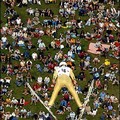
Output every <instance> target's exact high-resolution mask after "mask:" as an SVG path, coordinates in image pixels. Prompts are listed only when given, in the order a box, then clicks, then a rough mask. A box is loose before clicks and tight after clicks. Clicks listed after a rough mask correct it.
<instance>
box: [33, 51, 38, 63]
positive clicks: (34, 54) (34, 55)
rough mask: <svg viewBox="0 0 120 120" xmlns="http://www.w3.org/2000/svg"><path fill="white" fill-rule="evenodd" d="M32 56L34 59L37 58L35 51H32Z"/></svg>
mask: <svg viewBox="0 0 120 120" xmlns="http://www.w3.org/2000/svg"><path fill="white" fill-rule="evenodd" d="M32 58H33V60H34V61H35V60H36V59H37V58H38V55H37V53H35V52H34V53H32Z"/></svg>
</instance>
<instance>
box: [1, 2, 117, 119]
mask: <svg viewBox="0 0 120 120" xmlns="http://www.w3.org/2000/svg"><path fill="white" fill-rule="evenodd" d="M59 1H60V0H57V3H56V4H44V2H43V1H42V5H41V6H39V5H30V7H32V8H36V7H38V8H39V9H46V8H50V9H52V10H53V12H54V15H57V14H58V10H59V9H58V8H59ZM5 9H6V7H5V5H4V3H3V2H1V20H2V22H3V23H2V24H1V26H3V25H4V24H5V23H6V18H4V17H3V16H4V11H5ZM14 9H15V10H16V11H17V13H18V14H19V15H20V16H21V18H22V22H23V23H24V24H26V19H27V18H28V17H30V18H32V16H29V15H27V13H26V9H27V7H22V8H18V7H17V6H15V8H14ZM77 13H78V11H77ZM78 17H79V16H78V14H77V15H76V16H75V18H78ZM45 18H47V17H40V18H39V19H40V21H41V22H42V21H43V20H44V19H45ZM61 19H62V21H65V18H61ZM69 19H72V17H70V18H69ZM81 19H82V20H87V19H88V16H83V17H81ZM37 27H39V26H37ZM93 27H94V26H93ZM67 30H68V29H63V28H61V29H59V30H58V31H57V38H58V37H59V34H60V33H63V34H65V32H66V31H67ZM84 30H85V31H89V32H90V31H91V27H86V28H84ZM80 31H81V30H78V32H80ZM114 35H115V34H114ZM7 37H8V40H9V42H10V43H11V42H12V41H13V39H12V38H11V36H7ZM115 37H116V36H115ZM37 40H38V39H35V38H32V41H33V44H34V45H36V43H37ZM42 40H43V41H44V42H45V44H46V45H47V46H48V45H49V43H50V42H51V41H52V40H53V38H52V37H48V36H46V35H45V36H43V37H42ZM80 41H81V43H82V48H83V49H84V50H87V49H88V45H89V42H88V41H86V40H85V39H81V40H80ZM20 50H21V52H24V49H22V48H20ZM67 50H68V49H67V48H65V49H64V50H63V51H64V53H67ZM33 51H36V48H35V49H32V50H31V51H30V53H32V52H33ZM56 51H57V50H53V49H52V48H51V49H49V51H46V52H45V54H46V55H47V53H48V52H50V53H51V56H52V57H53V56H54V55H55V53H56ZM36 52H38V51H36ZM1 53H5V54H7V53H8V50H1ZM90 56H91V57H92V59H93V58H94V57H95V56H96V55H93V54H90ZM97 56H98V55H97ZM98 57H99V56H98ZM99 58H100V60H101V62H100V63H99V64H98V65H97V66H100V65H101V64H102V63H103V62H104V58H103V57H99ZM109 59H110V61H111V63H119V61H118V60H116V59H114V58H109ZM75 60H76V62H75V65H76V70H75V71H74V73H75V75H77V74H78V73H79V72H80V68H79V66H78V65H79V62H80V59H79V58H78V56H77V55H76V56H75ZM36 63H41V62H40V61H39V60H37V61H35V62H33V67H32V69H31V71H30V72H31V74H32V75H33V76H34V77H35V78H36V79H37V77H38V76H42V77H43V78H44V77H45V76H46V75H49V76H50V78H51V79H52V74H49V73H44V74H43V73H39V72H38V71H37V70H36V68H35V67H34V65H35V64H36ZM2 64H4V63H1V65H2ZM12 64H19V61H15V60H13V61H12ZM107 70H108V68H106V71H107ZM85 74H86V76H87V77H86V80H85V81H80V82H79V81H78V84H80V86H81V87H82V88H83V87H84V86H85V85H86V83H87V81H88V80H89V79H90V78H92V76H90V74H89V71H85ZM5 76H6V74H1V77H2V78H4V77H5ZM11 77H12V81H11V86H10V88H9V89H13V96H15V97H16V98H18V99H19V98H21V96H24V95H22V92H23V89H24V87H23V86H21V87H16V85H15V75H13V76H11ZM102 81H103V80H102ZM33 82H35V81H33ZM32 84H33V83H32ZM108 93H110V95H111V94H115V95H116V97H117V98H119V87H118V86H112V85H111V83H109V88H108ZM24 97H25V99H26V100H27V101H30V95H29V96H24ZM60 97H61V95H59V96H58V97H57V100H56V102H60V100H59V99H60ZM79 97H80V99H81V101H83V98H84V97H85V96H83V95H81V94H80V95H79ZM4 98H5V96H4ZM92 101H93V100H92V99H91V100H90V104H91V105H92ZM71 105H72V110H73V111H76V109H77V105H76V103H75V101H74V100H73V101H71ZM25 108H27V109H30V110H31V111H32V112H37V113H38V112H39V111H46V112H47V110H46V109H45V108H44V107H43V106H42V105H41V103H37V105H36V106H34V105H28V106H25ZM5 111H11V112H12V111H14V108H5ZM52 111H53V112H54V114H55V115H56V116H57V118H58V120H64V119H65V117H66V116H67V115H68V112H65V114H63V115H57V114H56V113H55V111H56V110H55V109H52ZM102 112H103V109H99V111H98V113H97V116H95V117H91V116H87V119H88V120H91V119H93V120H99V117H100V115H101V113H102ZM20 120H23V118H20Z"/></svg>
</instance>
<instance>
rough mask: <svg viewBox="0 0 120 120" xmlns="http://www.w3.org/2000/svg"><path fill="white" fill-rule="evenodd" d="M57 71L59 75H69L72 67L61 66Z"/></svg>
mask: <svg viewBox="0 0 120 120" xmlns="http://www.w3.org/2000/svg"><path fill="white" fill-rule="evenodd" d="M57 72H58V76H60V75H63V74H65V75H67V76H69V74H70V68H69V67H65V66H62V67H60V68H58V69H57Z"/></svg>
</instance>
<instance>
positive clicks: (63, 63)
mask: <svg viewBox="0 0 120 120" xmlns="http://www.w3.org/2000/svg"><path fill="white" fill-rule="evenodd" d="M59 66H67V63H66V62H61V63H60V64H59Z"/></svg>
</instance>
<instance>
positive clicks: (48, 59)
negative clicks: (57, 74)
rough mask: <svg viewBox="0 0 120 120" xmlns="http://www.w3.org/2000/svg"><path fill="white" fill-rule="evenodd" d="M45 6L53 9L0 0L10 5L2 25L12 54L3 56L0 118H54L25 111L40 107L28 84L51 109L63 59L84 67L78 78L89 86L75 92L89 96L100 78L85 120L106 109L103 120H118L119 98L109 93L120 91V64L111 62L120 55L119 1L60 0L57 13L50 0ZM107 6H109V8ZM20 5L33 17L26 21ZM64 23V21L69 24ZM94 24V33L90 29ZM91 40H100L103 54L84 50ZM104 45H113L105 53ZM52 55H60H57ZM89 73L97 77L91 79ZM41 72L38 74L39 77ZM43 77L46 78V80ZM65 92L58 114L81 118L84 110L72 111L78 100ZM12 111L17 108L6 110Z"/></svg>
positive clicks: (4, 44)
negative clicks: (54, 79)
mask: <svg viewBox="0 0 120 120" xmlns="http://www.w3.org/2000/svg"><path fill="white" fill-rule="evenodd" d="M44 2H45V3H44V4H46V5H48V8H45V9H41V8H40V7H39V8H37V7H36V8H32V7H30V6H31V4H32V5H33V6H34V5H35V4H37V5H39V6H42V3H43V1H42V2H41V0H17V1H15V0H2V1H1V3H2V5H4V6H5V7H6V9H5V11H3V13H4V14H3V16H2V17H4V19H6V23H5V24H3V23H4V21H3V20H2V19H1V20H0V22H1V24H2V27H1V28H0V31H1V39H0V47H1V50H2V51H7V52H1V55H0V61H1V68H0V70H1V71H0V72H1V77H0V86H1V88H0V94H1V96H0V118H2V119H4V120H18V119H19V118H27V119H29V118H32V119H34V120H38V119H39V120H52V119H53V118H52V116H51V115H50V113H48V112H44V111H39V113H37V112H33V111H32V110H31V109H28V108H27V107H26V106H28V105H31V106H34V107H36V106H37V104H38V103H39V100H38V99H37V98H36V96H35V95H32V94H31V91H30V90H29V89H28V88H27V86H26V83H27V82H28V83H31V84H32V88H33V90H34V91H35V92H36V93H37V94H38V96H39V97H40V98H41V99H42V100H43V101H44V104H46V105H47V103H48V101H49V99H50V95H51V93H52V91H53V88H54V84H52V83H51V80H52V78H51V73H53V72H54V69H55V67H56V66H58V64H59V63H60V61H66V62H67V65H68V66H69V67H71V68H72V69H73V70H76V69H78V68H77V67H78V66H79V70H78V71H80V72H78V74H75V75H76V80H77V81H78V83H79V82H83V81H86V85H85V86H84V87H83V86H81V84H77V85H76V86H75V89H76V92H77V93H78V94H81V95H82V96H84V98H85V97H86V95H87V93H88V90H89V87H90V83H91V81H92V79H94V80H95V85H94V89H93V92H92V95H91V97H90V100H92V101H93V104H92V105H91V104H89V103H88V104H87V105H86V106H85V112H84V115H83V118H84V119H85V118H86V117H87V115H91V116H93V117H94V116H96V115H97V113H98V111H99V109H102V110H103V111H104V112H103V113H102V114H101V115H100V118H99V119H100V120H106V119H111V120H119V119H120V117H119V115H118V112H120V103H119V98H117V97H116V96H115V95H114V94H111V93H110V92H109V91H110V89H111V88H114V87H115V88H117V89H118V86H119V77H118V76H119V73H120V70H119V64H118V62H114V61H111V60H109V59H110V58H112V59H115V61H117V60H118V59H119V57H120V32H119V28H120V9H119V8H116V4H118V2H116V1H113V0H104V1H103V3H101V2H100V1H99V2H98V1H91V0H61V1H60V3H59V8H58V9H59V10H58V14H57V15H55V11H53V10H52V9H50V8H49V4H53V5H55V4H57V1H56V0H45V1H44ZM107 3H109V6H110V8H106V5H107ZM15 7H18V8H19V9H18V10H21V9H22V8H25V11H24V12H25V14H26V15H27V16H28V18H26V19H27V20H26V21H24V18H23V16H21V15H20V14H19V12H18V11H17V10H16V9H15ZM76 16H78V17H76ZM40 18H42V19H43V20H40ZM82 18H86V19H82ZM63 19H65V21H64V22H63ZM89 26H90V27H91V30H90V31H87V28H88V27H89ZM61 29H64V33H59V31H60V30H61ZM44 37H46V38H48V37H50V38H52V40H51V41H49V42H46V41H47V39H43V38H44ZM90 41H94V42H95V44H96V47H97V48H98V50H99V51H100V55H98V56H97V55H96V56H95V57H93V56H91V55H90V53H88V52H87V50H85V49H83V47H84V45H83V42H90ZM48 43H49V44H48ZM103 43H104V44H109V45H110V49H109V50H108V49H104V50H102V49H101V46H102V44H103ZM65 48H66V49H67V51H66V52H65V51H64V49H65ZM51 51H53V52H55V51H56V52H55V54H52V53H51ZM76 57H77V58H78V59H77V60H76ZM101 58H102V60H101ZM103 60H104V61H103ZM98 64H99V65H100V67H99V66H98ZM34 70H35V71H34ZM33 71H34V72H33ZM86 71H87V72H88V73H89V76H92V78H90V77H88V76H87V75H88V73H87V72H86ZM36 74H39V75H38V76H36ZM42 74H46V76H45V77H43V76H42ZM88 78H90V79H88ZM11 86H14V87H17V88H20V89H22V90H21V91H22V92H21V93H20V94H21V95H20V96H24V97H18V96H15V97H14V96H13V94H14V87H13V88H11ZM111 86H112V87H111ZM60 93H62V97H61V96H60V95H59V96H60V99H59V101H57V102H56V103H55V105H54V106H53V108H54V109H55V110H56V114H59V115H61V114H64V113H65V112H66V111H68V112H69V115H68V116H66V118H65V119H66V120H77V118H78V116H79V113H80V110H79V109H78V110H76V111H75V110H74V109H73V108H72V105H71V101H73V97H72V96H71V94H70V93H69V92H68V91H67V89H66V88H65V87H64V88H62V90H61V91H60ZM18 94H19V93H18ZM26 97H27V99H26ZM7 107H9V108H13V109H14V110H13V111H12V112H11V111H6V108H7ZM61 116H62V115H61Z"/></svg>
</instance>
